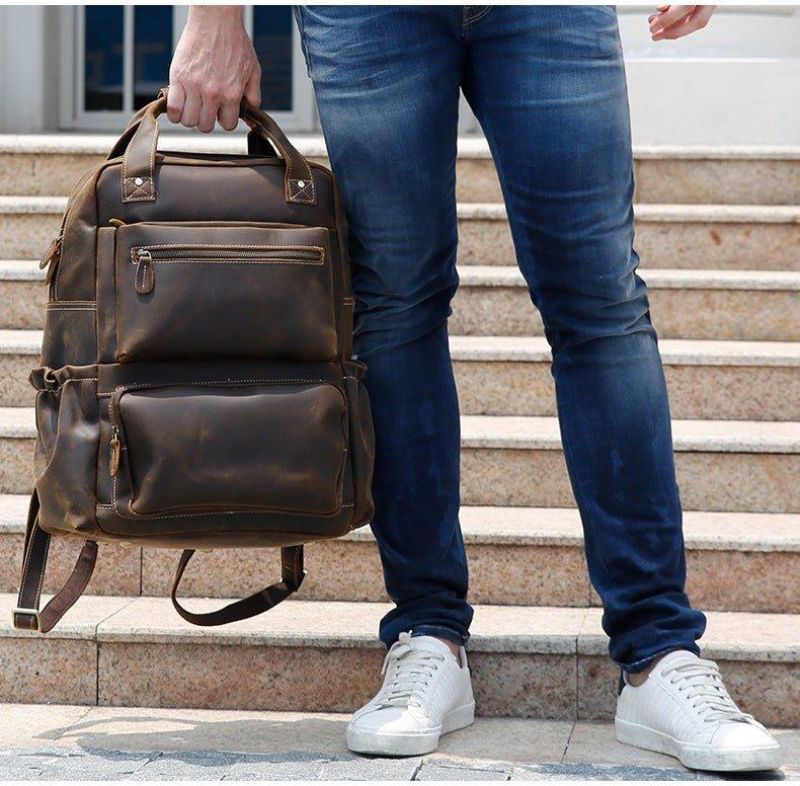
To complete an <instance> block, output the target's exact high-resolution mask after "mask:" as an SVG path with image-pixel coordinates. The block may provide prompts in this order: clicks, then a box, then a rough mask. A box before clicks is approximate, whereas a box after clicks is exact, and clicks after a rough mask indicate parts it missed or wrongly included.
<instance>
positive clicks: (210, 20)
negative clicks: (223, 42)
mask: <svg viewBox="0 0 800 786" xmlns="http://www.w3.org/2000/svg"><path fill="white" fill-rule="evenodd" d="M187 24H192V25H194V24H213V25H219V24H228V25H239V26H244V6H243V5H192V6H189V16H188V19H187Z"/></svg>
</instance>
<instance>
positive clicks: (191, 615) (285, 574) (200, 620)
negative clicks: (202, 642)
mask: <svg viewBox="0 0 800 786" xmlns="http://www.w3.org/2000/svg"><path fill="white" fill-rule="evenodd" d="M194 553H195V550H194V549H186V551H184V552H183V554H181V558H180V560H179V562H178V569H177V570H176V571H175V581H174V583H173V584H172V605H173V606H174V607H175V611H177V612H178V614H180V615H181V617H183V618H184V619H185V620H186V621H187V622H191V623H192V624H193V625H208V626H212V625H227V624H228V623H229V622H238V621H239V620H246V619H250V617H255V616H257V615H258V614H262V613H263V612H265V611H269V609H271V608H273V606H277V605H278V604H279V603H280V602H281V601H284V600H286V598H288V597H289V596H290V595H291V594H292V593H294V592H297V590H298V589H300V585H301V584H302V583H303V579H304V578H305V576H306V572H305V570H303V547H302V546H286V547H284V548H282V549H281V581H279V582H278V583H277V584H272V585H270V586H269V587H265V588H264V589H263V590H261V591H260V592H256V593H254V594H253V595H250V596H249V597H247V598H243V599H242V600H237V601H234V602H233V603H229V604H228V605H227V606H223V608H221V609H217V610H216V611H210V612H207V613H205V614H196V613H195V612H192V611H189V610H188V609H185V608H184V607H183V606H181V604H180V603H179V602H178V598H177V594H178V585H179V584H180V583H181V579H182V578H183V574H184V571H185V570H186V566H187V565H188V564H189V560H191V558H192V557H193V556H194Z"/></svg>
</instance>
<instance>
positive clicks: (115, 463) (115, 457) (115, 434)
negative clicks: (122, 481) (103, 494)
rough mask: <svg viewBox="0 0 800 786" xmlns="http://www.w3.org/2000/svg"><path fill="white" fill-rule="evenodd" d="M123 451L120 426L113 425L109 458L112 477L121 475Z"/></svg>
mask: <svg viewBox="0 0 800 786" xmlns="http://www.w3.org/2000/svg"><path fill="white" fill-rule="evenodd" d="M121 452H122V446H121V444H120V441H119V427H118V426H112V427H111V453H110V455H109V459H108V471H109V472H110V473H111V477H112V478H115V477H116V476H117V475H119V460H120V454H121Z"/></svg>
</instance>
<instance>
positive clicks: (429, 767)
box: [414, 762, 511, 781]
mask: <svg viewBox="0 0 800 786" xmlns="http://www.w3.org/2000/svg"><path fill="white" fill-rule="evenodd" d="M510 774H511V768H510V767H501V766H500V765H498V766H497V767H496V768H482V767H465V766H463V765H461V766H459V765H458V764H456V763H454V762H453V763H439V762H436V763H429V762H425V763H423V765H422V767H421V769H420V770H419V772H418V773H417V774H416V777H415V778H414V780H415V781H507V780H508V778H509V776H510Z"/></svg>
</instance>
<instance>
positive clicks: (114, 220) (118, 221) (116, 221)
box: [108, 218, 125, 229]
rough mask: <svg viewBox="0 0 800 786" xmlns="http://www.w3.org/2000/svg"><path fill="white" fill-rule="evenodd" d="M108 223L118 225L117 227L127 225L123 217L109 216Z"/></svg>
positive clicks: (113, 225)
mask: <svg viewBox="0 0 800 786" xmlns="http://www.w3.org/2000/svg"><path fill="white" fill-rule="evenodd" d="M108 223H109V224H111V226H112V227H116V228H117V229H119V228H120V227H124V226H125V222H124V221H123V220H122V219H121V218H109V219H108Z"/></svg>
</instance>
